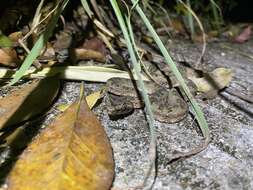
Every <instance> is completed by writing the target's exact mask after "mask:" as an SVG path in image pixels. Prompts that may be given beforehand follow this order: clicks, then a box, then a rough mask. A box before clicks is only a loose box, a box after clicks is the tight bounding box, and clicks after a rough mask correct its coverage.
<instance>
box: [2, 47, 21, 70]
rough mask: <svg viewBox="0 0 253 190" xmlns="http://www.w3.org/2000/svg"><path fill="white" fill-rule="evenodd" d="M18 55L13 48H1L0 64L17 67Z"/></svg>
mask: <svg viewBox="0 0 253 190" xmlns="http://www.w3.org/2000/svg"><path fill="white" fill-rule="evenodd" d="M18 62H19V60H18V56H17V53H16V51H15V50H14V49H13V48H1V49H0V64H2V65H5V66H8V67H17V65H18Z"/></svg>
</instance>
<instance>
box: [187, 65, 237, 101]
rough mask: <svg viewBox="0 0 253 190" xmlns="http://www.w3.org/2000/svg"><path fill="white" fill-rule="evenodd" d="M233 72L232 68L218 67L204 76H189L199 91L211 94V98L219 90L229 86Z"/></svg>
mask: <svg viewBox="0 0 253 190" xmlns="http://www.w3.org/2000/svg"><path fill="white" fill-rule="evenodd" d="M232 77H233V72H232V70H231V69H226V68H217V69H215V70H213V71H212V72H210V73H207V74H205V75H204V77H201V78H198V77H196V76H193V75H192V76H188V78H189V79H191V80H192V81H193V82H194V83H195V85H196V86H197V88H198V91H199V92H203V93H206V94H207V95H210V98H212V97H214V96H215V95H216V94H217V93H218V91H219V90H221V89H223V88H225V87H226V86H228V84H229V83H230V81H231V80H232Z"/></svg>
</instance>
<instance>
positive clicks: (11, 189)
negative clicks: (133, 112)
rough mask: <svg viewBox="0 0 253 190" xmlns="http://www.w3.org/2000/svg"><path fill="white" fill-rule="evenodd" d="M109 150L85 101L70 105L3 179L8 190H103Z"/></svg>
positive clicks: (110, 169) (109, 176)
mask: <svg viewBox="0 0 253 190" xmlns="http://www.w3.org/2000/svg"><path fill="white" fill-rule="evenodd" d="M113 176H114V162H113V158H112V150H111V146H110V143H109V141H108V139H107V136H106V134H105V131H104V129H103V127H102V126H101V124H100V122H99V121H98V119H97V118H96V116H95V115H94V113H92V112H91V110H90V109H89V107H88V105H87V103H86V101H85V98H81V100H80V101H78V102H76V103H74V104H72V105H71V106H70V107H69V108H68V109H67V110H66V111H65V112H63V113H62V114H61V115H60V116H59V117H57V119H56V120H55V121H54V122H53V123H52V124H51V125H49V126H48V127H46V128H45V129H44V130H42V131H41V133H40V134H39V135H38V136H37V137H35V139H34V140H33V142H32V143H31V144H30V145H29V146H28V147H27V149H26V150H25V151H24V152H23V154H22V155H21V156H20V158H19V160H18V161H17V163H16V164H15V166H14V168H13V169H12V171H11V172H10V174H9V176H8V178H7V187H8V188H7V189H8V190H23V189H29V190H38V189H52V190H62V189H71V190H95V189H101V190H107V189H109V188H110V186H111V184H112V180H113Z"/></svg>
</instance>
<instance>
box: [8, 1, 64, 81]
mask: <svg viewBox="0 0 253 190" xmlns="http://www.w3.org/2000/svg"><path fill="white" fill-rule="evenodd" d="M68 1H69V0H63V2H62V6H61V7H60V8H59V9H57V10H56V12H55V14H54V15H53V17H52V19H51V20H50V22H49V23H48V25H47V29H46V31H45V32H44V33H43V34H41V35H40V37H39V39H38V40H37V41H36V43H35V45H34V46H33V48H32V50H31V52H30V53H29V54H28V55H27V57H26V58H25V60H24V62H23V64H22V66H21V67H20V69H19V70H18V71H17V72H16V73H15V75H14V78H13V79H12V80H11V82H10V84H9V85H13V84H15V83H16V82H17V81H18V80H19V79H21V78H22V76H23V75H24V73H25V72H26V71H27V70H28V69H29V67H30V66H31V65H32V63H33V62H34V60H35V59H36V58H37V57H38V56H39V54H40V52H41V50H42V49H43V47H44V46H45V44H46V43H47V41H48V39H49V37H50V36H51V34H52V32H53V29H54V27H55V26H56V23H57V21H58V19H59V17H60V14H61V12H62V10H63V9H64V7H65V6H66V5H67V3H68Z"/></svg>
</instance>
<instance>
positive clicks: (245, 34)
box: [234, 25, 252, 43]
mask: <svg viewBox="0 0 253 190" xmlns="http://www.w3.org/2000/svg"><path fill="white" fill-rule="evenodd" d="M251 35H252V26H251V25H249V26H247V27H246V28H244V29H243V31H242V32H241V33H240V34H239V35H238V36H236V37H235V39H234V41H235V42H237V43H244V42H246V41H248V40H249V39H250V37H251Z"/></svg>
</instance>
